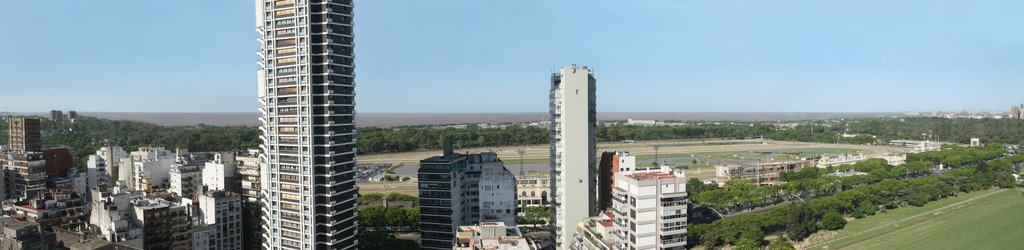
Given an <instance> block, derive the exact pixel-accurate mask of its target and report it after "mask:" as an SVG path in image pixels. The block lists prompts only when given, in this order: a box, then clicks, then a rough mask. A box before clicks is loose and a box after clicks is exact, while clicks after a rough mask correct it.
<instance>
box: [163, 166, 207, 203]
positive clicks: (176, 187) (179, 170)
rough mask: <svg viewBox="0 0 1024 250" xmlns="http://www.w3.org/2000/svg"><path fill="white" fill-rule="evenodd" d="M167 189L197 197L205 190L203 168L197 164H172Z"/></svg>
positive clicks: (182, 194)
mask: <svg viewBox="0 0 1024 250" xmlns="http://www.w3.org/2000/svg"><path fill="white" fill-rule="evenodd" d="M167 183H168V187H167V191H170V192H171V193H175V194H178V196H181V197H184V198H189V199H196V197H197V195H198V194H199V193H201V192H202V190H203V170H202V169H201V168H200V167H199V166H197V165H181V164H173V165H171V170H170V172H169V173H168V181H167Z"/></svg>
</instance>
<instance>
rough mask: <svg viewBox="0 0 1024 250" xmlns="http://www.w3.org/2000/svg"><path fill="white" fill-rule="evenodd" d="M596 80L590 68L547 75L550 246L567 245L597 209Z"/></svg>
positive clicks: (569, 68)
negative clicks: (580, 223) (578, 226)
mask: <svg viewBox="0 0 1024 250" xmlns="http://www.w3.org/2000/svg"><path fill="white" fill-rule="evenodd" d="M596 85H597V79H595V78H594V72H593V70H591V69H589V68H587V67H586V66H583V67H576V66H575V65H573V66H571V67H562V68H561V69H560V70H559V72H558V73H555V74H552V76H551V92H550V100H551V103H550V114H551V129H550V137H551V139H550V142H551V198H552V208H553V211H552V213H551V217H552V218H551V219H552V220H551V221H552V222H554V224H553V225H552V228H551V230H552V235H554V236H555V247H556V248H563V247H564V246H563V244H569V242H572V235H573V233H574V232H575V229H576V224H579V222H580V221H583V220H584V219H586V218H587V217H590V216H592V215H594V214H596V208H597V199H596V197H597V193H598V190H597V187H596V186H597V178H596V177H597V172H598V169H597V165H596V163H595V160H594V157H597V155H596V152H597V143H596V141H595V140H596V139H595V137H594V132H595V130H596V126H597V101H596V99H597V94H596V93H597V92H596V91H597V90H596Z"/></svg>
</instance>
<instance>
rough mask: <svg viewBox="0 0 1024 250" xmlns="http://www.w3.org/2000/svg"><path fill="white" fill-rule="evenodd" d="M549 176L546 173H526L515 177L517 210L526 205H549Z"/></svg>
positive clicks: (548, 206)
mask: <svg viewBox="0 0 1024 250" xmlns="http://www.w3.org/2000/svg"><path fill="white" fill-rule="evenodd" d="M550 182H551V177H549V176H548V175H527V176H520V177H518V178H516V192H517V193H518V194H517V195H516V196H517V197H516V199H517V200H518V201H519V210H520V211H522V210H523V209H524V208H527V207H547V208H550V207H551V200H550V196H548V192H550V191H551V184H550Z"/></svg>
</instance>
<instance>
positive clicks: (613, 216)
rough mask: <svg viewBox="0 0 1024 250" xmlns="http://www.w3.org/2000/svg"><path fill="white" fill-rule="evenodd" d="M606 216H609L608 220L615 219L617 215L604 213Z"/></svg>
mask: <svg viewBox="0 0 1024 250" xmlns="http://www.w3.org/2000/svg"><path fill="white" fill-rule="evenodd" d="M604 216H608V218H612V219H615V213H612V212H604Z"/></svg>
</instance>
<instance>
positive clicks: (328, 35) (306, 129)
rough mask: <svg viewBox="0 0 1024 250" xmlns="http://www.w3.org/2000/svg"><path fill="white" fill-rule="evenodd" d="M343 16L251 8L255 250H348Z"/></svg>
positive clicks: (348, 26) (330, 3)
mask: <svg viewBox="0 0 1024 250" xmlns="http://www.w3.org/2000/svg"><path fill="white" fill-rule="evenodd" d="M352 9H353V4H352V1H351V0H258V1H256V26H257V27H256V30H257V32H258V33H259V38H258V41H259V43H260V51H259V52H258V55H259V57H260V60H259V63H258V64H259V70H258V71H257V90H258V91H257V92H258V96H259V101H260V104H261V108H260V112H261V117H260V121H261V122H262V124H261V126H260V129H261V130H262V133H263V134H262V135H261V136H260V137H261V139H262V140H263V144H262V145H261V149H262V152H263V154H264V155H263V157H262V161H263V162H262V165H263V168H264V169H263V170H261V171H262V172H261V174H262V176H263V177H262V178H263V179H262V181H261V183H263V185H261V188H262V191H261V192H262V196H263V197H266V199H263V200H262V202H263V206H262V207H263V211H262V216H263V225H264V227H263V230H262V231H263V232H264V234H263V235H264V236H263V237H264V239H265V240H264V241H263V246H262V248H263V249H268V250H276V249H356V248H358V241H357V240H356V236H357V234H358V232H357V229H358V223H359V217H358V214H357V206H358V204H357V202H356V197H357V196H358V194H357V188H356V185H355V182H356V180H355V162H356V145H355V144H356V142H355V138H356V128H355V104H356V103H355V71H354V66H355V64H354V56H355V55H354V49H353V45H354V43H353V41H354V39H353V32H352V16H353V11H352ZM284 207H294V208H298V211H310V213H296V212H288V211H285V210H284V209H282V208H284Z"/></svg>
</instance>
